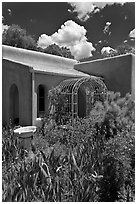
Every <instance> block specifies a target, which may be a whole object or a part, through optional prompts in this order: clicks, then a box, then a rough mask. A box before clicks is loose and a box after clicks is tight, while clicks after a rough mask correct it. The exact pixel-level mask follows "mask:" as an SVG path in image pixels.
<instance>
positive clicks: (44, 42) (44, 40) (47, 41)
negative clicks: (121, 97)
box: [37, 34, 53, 48]
mask: <svg viewBox="0 0 137 204" xmlns="http://www.w3.org/2000/svg"><path fill="white" fill-rule="evenodd" d="M51 44H53V40H52V38H51V36H48V35H46V34H42V35H41V36H40V37H39V39H38V42H37V45H38V47H42V48H46V47H48V46H49V45H51Z"/></svg>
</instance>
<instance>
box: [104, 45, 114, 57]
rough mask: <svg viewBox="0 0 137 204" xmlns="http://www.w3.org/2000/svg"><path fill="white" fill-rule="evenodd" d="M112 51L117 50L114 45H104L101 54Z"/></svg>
mask: <svg viewBox="0 0 137 204" xmlns="http://www.w3.org/2000/svg"><path fill="white" fill-rule="evenodd" d="M111 52H116V50H115V49H113V48H112V47H103V48H102V49H101V54H102V55H103V54H110V53H111Z"/></svg>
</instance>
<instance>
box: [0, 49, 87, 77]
mask: <svg viewBox="0 0 137 204" xmlns="http://www.w3.org/2000/svg"><path fill="white" fill-rule="evenodd" d="M2 58H3V59H5V60H8V61H12V62H14V63H19V64H22V65H25V66H28V67H31V68H33V70H34V71H35V72H38V73H45V74H48V73H51V74H55V75H56V74H57V75H67V76H76V77H83V76H89V75H88V74H85V73H82V72H80V71H77V70H75V69H74V64H76V63H77V61H76V60H73V59H68V58H65V57H60V56H55V55H50V54H45V53H41V52H36V51H31V50H26V49H22V48H16V47H11V46H6V45H3V46H2Z"/></svg>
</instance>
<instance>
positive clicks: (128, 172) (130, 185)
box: [2, 90, 135, 202]
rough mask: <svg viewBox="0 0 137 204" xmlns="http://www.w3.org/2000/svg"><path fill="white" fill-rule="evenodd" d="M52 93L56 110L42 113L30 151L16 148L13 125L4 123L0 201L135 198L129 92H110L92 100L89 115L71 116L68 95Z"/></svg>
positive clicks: (132, 131) (83, 200)
mask: <svg viewBox="0 0 137 204" xmlns="http://www.w3.org/2000/svg"><path fill="white" fill-rule="evenodd" d="M54 91H55V90H54ZM56 95H58V96H56V97H55V94H53V92H50V94H49V99H50V101H51V102H54V105H55V112H54V114H50V115H49V116H48V117H44V118H43V120H42V125H41V127H39V128H37V131H36V133H35V135H34V138H33V141H32V144H31V150H30V151H27V150H25V149H23V148H20V141H19V139H18V137H16V136H15V135H14V129H15V128H16V127H13V126H8V127H3V130H2V201H3V202H133V201H135V103H134V101H133V100H132V97H131V95H130V94H126V96H125V97H121V96H120V93H113V92H108V95H107V98H106V99H105V100H102V101H95V103H94V106H92V109H91V111H90V114H89V115H88V116H87V117H85V118H79V117H76V118H74V120H73V121H72V117H71V113H70V114H66V111H65V108H66V107H65V100H66V99H65V98H63V97H62V95H61V94H60V93H59V92H58V93H57V94H56ZM61 104H62V105H61ZM63 104H64V105H63ZM50 107H51V104H50ZM59 107H60V109H59Z"/></svg>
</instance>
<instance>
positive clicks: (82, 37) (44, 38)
mask: <svg viewBox="0 0 137 204" xmlns="http://www.w3.org/2000/svg"><path fill="white" fill-rule="evenodd" d="M86 32H87V31H86V29H85V28H84V27H83V26H80V25H78V24H77V23H75V22H74V21H72V20H68V21H66V22H65V23H64V25H62V26H61V28H60V29H59V30H58V31H57V32H55V33H54V34H53V35H51V36H48V35H46V34H42V35H41V36H40V37H39V39H38V42H37V44H38V46H39V47H42V48H46V47H47V46H49V45H51V44H54V43H55V44H57V45H59V46H60V47H67V48H69V49H70V51H71V54H72V55H73V56H74V58H75V59H77V60H78V59H81V58H85V57H89V56H91V55H92V53H91V52H92V51H94V50H95V48H94V47H93V45H92V43H91V42H87V37H86Z"/></svg>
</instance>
